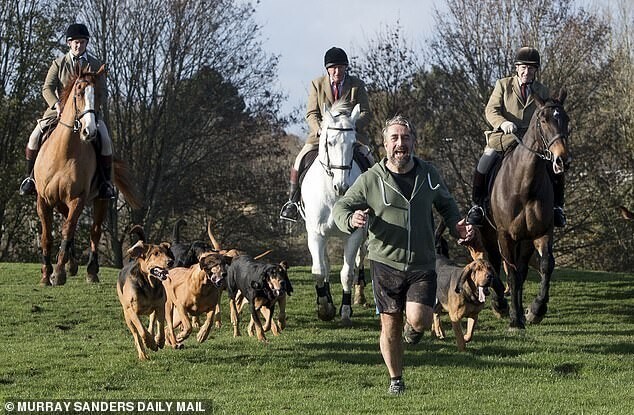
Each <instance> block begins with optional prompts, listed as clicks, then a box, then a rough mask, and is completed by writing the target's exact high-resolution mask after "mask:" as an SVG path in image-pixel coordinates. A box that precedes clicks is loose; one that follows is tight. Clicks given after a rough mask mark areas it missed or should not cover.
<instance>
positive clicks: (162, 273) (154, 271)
mask: <svg viewBox="0 0 634 415" xmlns="http://www.w3.org/2000/svg"><path fill="white" fill-rule="evenodd" d="M168 274H169V272H168V271H167V270H165V269H163V268H159V267H153V268H150V275H152V276H153V277H155V278H158V279H159V280H161V281H165V280H166V279H167V275H168Z"/></svg>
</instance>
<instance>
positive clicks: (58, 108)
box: [55, 101, 62, 118]
mask: <svg viewBox="0 0 634 415" xmlns="http://www.w3.org/2000/svg"><path fill="white" fill-rule="evenodd" d="M55 111H57V118H59V117H60V115H61V114H62V109H61V105H60V103H59V101H57V103H55Z"/></svg>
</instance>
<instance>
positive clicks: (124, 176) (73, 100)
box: [33, 66, 141, 285]
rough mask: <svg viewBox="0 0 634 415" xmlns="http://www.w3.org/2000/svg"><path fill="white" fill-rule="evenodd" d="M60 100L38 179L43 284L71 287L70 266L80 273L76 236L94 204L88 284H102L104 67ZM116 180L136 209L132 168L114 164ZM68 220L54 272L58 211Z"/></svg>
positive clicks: (82, 75) (75, 82)
mask: <svg viewBox="0 0 634 415" xmlns="http://www.w3.org/2000/svg"><path fill="white" fill-rule="evenodd" d="M78 72H79V75H78V76H76V77H75V78H73V79H71V80H70V81H69V83H68V85H67V86H66V88H65V90H64V91H63V93H62V96H61V97H60V102H61V103H62V104H63V109H62V113H61V116H60V119H59V123H58V124H57V126H56V127H55V130H53V132H52V133H51V135H50V137H49V138H48V139H47V140H46V141H45V142H44V143H43V144H42V148H41V149H40V152H39V157H37V159H36V161H35V168H34V171H33V172H34V176H35V184H36V189H37V214H38V216H39V217H40V221H41V223H42V236H41V242H40V243H41V247H42V279H41V281H40V284H41V285H63V284H64V283H65V282H66V265H67V264H68V265H69V273H70V274H71V275H75V274H76V273H77V260H76V258H75V255H74V237H75V229H76V228H77V222H78V221H79V217H80V215H81V213H82V211H83V210H84V206H85V205H86V204H88V203H90V202H93V212H92V213H93V223H92V226H91V229H90V258H89V260H88V266H87V276H86V280H87V281H88V282H98V281H99V277H98V272H99V261H98V255H97V252H98V246H99V239H100V238H101V225H102V223H103V221H104V218H105V215H106V211H107V207H108V200H102V199H98V198H97V197H96V196H97V193H98V191H97V190H98V189H97V181H96V180H95V175H96V173H97V156H96V153H95V149H94V146H93V144H92V143H91V142H92V141H93V140H95V139H96V138H97V121H98V120H97V116H96V114H97V112H98V111H99V106H98V105H99V104H98V103H99V102H100V99H99V97H100V94H101V93H102V91H101V90H100V88H99V83H98V82H97V80H98V79H99V77H102V76H105V69H104V66H102V67H101V68H99V70H98V71H97V72H88V71H87V69H83V70H81V71H78ZM114 181H115V184H116V185H117V187H118V188H119V190H120V191H121V193H123V195H124V197H125V199H126V201H127V202H128V203H129V204H130V205H131V206H132V207H135V208H138V207H140V205H141V204H140V202H139V200H138V198H137V196H136V194H135V193H134V191H133V186H132V180H131V177H130V175H129V173H128V170H127V167H126V166H125V164H123V162H121V161H115V163H114ZM54 209H56V210H57V211H58V212H60V213H61V214H62V216H63V217H64V221H63V224H62V229H61V236H62V242H61V245H60V248H59V252H58V255H57V264H56V265H55V268H54V269H53V265H52V263H51V247H52V244H53V234H52V232H53V210H54Z"/></svg>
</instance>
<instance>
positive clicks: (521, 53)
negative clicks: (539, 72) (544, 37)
mask: <svg viewBox="0 0 634 415" xmlns="http://www.w3.org/2000/svg"><path fill="white" fill-rule="evenodd" d="M540 63H541V60H540V58H539V52H538V51H537V49H535V48H530V47H526V46H525V47H523V48H519V49H518V50H517V53H516V54H515V64H516V65H534V66H537V67H539V64H540Z"/></svg>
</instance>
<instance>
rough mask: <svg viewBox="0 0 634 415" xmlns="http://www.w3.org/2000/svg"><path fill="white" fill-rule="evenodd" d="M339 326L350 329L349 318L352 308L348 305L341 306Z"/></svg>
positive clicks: (350, 321)
mask: <svg viewBox="0 0 634 415" xmlns="http://www.w3.org/2000/svg"><path fill="white" fill-rule="evenodd" d="M340 314H341V324H342V325H343V326H344V327H350V326H352V320H351V318H350V317H352V307H350V306H349V305H343V306H341V311H340Z"/></svg>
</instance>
